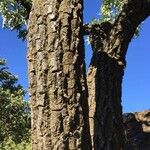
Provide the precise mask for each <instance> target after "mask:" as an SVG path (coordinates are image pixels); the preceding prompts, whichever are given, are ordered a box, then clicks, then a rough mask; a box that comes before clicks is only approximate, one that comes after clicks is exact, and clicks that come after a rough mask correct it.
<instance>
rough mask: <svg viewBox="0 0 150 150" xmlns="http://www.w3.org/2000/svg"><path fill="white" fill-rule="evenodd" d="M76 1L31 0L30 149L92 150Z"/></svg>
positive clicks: (79, 5)
mask: <svg viewBox="0 0 150 150" xmlns="http://www.w3.org/2000/svg"><path fill="white" fill-rule="evenodd" d="M82 5H83V4H82V1H81V0H73V1H70V0H48V1H43V0H35V1H33V8H32V11H31V13H30V19H29V20H30V22H29V29H28V30H29V33H28V66H29V68H28V70H29V80H30V94H31V98H30V99H31V100H30V104H31V113H32V144H33V149H34V150H43V149H44V150H50V149H54V150H56V149H59V150H77V149H78V150H79V149H86V150H88V149H91V148H90V137H89V131H88V130H89V127H88V113H87V112H88V104H87V85H86V78H85V64H84V42H83V36H82V9H83V8H82Z"/></svg>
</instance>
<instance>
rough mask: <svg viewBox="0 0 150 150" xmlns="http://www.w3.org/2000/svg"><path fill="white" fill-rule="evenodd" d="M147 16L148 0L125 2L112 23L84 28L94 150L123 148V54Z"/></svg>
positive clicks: (149, 9)
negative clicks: (87, 38)
mask: <svg viewBox="0 0 150 150" xmlns="http://www.w3.org/2000/svg"><path fill="white" fill-rule="evenodd" d="M149 15H150V1H148V0H140V1H139V0H126V1H125V4H124V6H123V9H122V12H121V13H120V14H119V16H118V17H117V19H116V20H115V22H114V23H113V24H110V23H109V22H108V23H107V22H106V23H102V24H101V25H95V26H94V25H93V27H91V26H89V29H88V27H87V26H86V28H85V30H86V31H85V34H89V36H90V41H91V44H92V49H93V57H92V60H91V64H90V67H89V71H88V76H87V82H88V92H89V108H90V109H89V122H90V134H91V138H92V147H93V149H94V150H121V149H123V150H124V149H126V147H125V136H124V131H123V119H122V106H121V89H122V88H121V84H122V79H123V74H124V68H125V66H126V63H125V55H126V51H127V48H128V45H129V42H130V41H131V39H132V37H133V35H134V33H135V30H136V28H137V26H138V25H139V24H140V23H141V22H142V21H143V20H145V19H146V18H147V17H148V16H149Z"/></svg>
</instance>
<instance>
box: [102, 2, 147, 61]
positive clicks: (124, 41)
mask: <svg viewBox="0 0 150 150" xmlns="http://www.w3.org/2000/svg"><path fill="white" fill-rule="evenodd" d="M149 15H150V0H126V2H125V4H124V6H123V10H122V11H121V13H120V14H119V16H118V18H117V19H116V21H115V22H114V24H113V27H112V29H111V31H110V33H109V35H108V37H107V38H106V40H105V41H104V43H105V44H104V47H103V49H104V52H107V53H108V54H110V56H112V57H115V58H116V59H122V60H125V55H126V52H127V49H128V45H129V43H130V41H131V39H132V37H133V36H134V34H135V31H136V29H137V27H138V26H139V25H140V24H141V22H143V21H144V20H145V19H146V18H147V17H148V16H149ZM108 41H109V42H108Z"/></svg>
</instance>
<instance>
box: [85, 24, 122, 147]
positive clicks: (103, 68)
mask: <svg viewBox="0 0 150 150" xmlns="http://www.w3.org/2000/svg"><path fill="white" fill-rule="evenodd" d="M92 28H94V30H92V32H91V33H92V34H91V35H90V41H91V44H92V49H93V57H92V60H91V64H90V67H89V71H88V76H87V82H88V91H89V107H90V110H89V122H90V133H91V138H92V147H93V149H94V150H121V149H123V148H124V134H123V126H122V122H123V121H122V108H121V84H122V77H123V66H121V65H120V64H118V61H117V60H115V59H113V58H111V57H110V56H109V55H108V54H107V53H104V52H103V51H102V49H103V42H104V39H105V38H106V35H108V33H109V32H110V29H111V28H112V26H111V24H110V23H104V24H101V25H100V26H97V27H96V26H94V27H92Z"/></svg>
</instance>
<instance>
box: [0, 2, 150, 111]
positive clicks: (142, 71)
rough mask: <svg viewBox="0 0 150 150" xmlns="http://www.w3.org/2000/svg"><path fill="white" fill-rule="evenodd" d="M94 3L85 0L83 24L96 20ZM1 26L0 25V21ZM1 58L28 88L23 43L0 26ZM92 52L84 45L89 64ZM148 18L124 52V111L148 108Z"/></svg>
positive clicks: (149, 55) (149, 102)
mask: <svg viewBox="0 0 150 150" xmlns="http://www.w3.org/2000/svg"><path fill="white" fill-rule="evenodd" d="M99 5H100V2H99V3H98V2H97V0H90V1H86V0H85V5H84V21H85V22H86V23H87V22H90V21H91V20H92V19H94V18H95V17H99V16H98V13H99ZM0 23H1V22H0ZM0 57H2V58H5V59H7V64H8V66H9V70H11V72H12V73H14V74H16V75H18V77H19V83H21V84H22V85H23V86H24V88H27V87H28V79H27V63H26V43H25V42H22V41H21V40H20V39H18V38H17V35H16V32H10V31H9V30H4V29H2V28H1V27H0ZM90 58H91V49H90V46H87V45H86V62H87V65H88V64H89V62H90ZM149 65H150V19H147V20H146V21H145V22H144V23H143V25H142V30H141V32H140V36H139V37H138V38H136V39H133V40H132V42H131V43H130V46H129V49H128V53H127V67H126V70H125V75H124V81H123V92H122V101H123V102H122V105H123V111H124V112H134V111H142V110H145V109H150V91H149V89H150V69H149V68H150V67H149Z"/></svg>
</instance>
